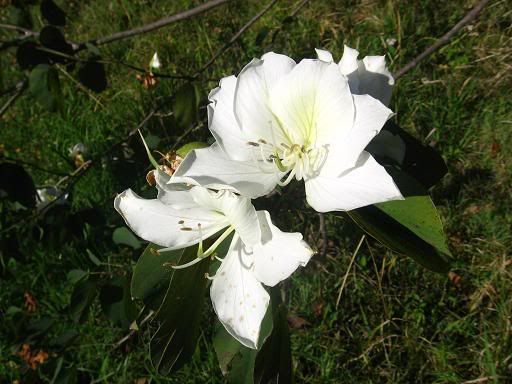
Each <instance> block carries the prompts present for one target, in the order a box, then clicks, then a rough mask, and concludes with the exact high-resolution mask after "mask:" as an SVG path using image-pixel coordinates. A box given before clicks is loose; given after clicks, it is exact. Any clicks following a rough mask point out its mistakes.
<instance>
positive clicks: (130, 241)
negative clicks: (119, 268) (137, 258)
mask: <svg viewBox="0 0 512 384" xmlns="http://www.w3.org/2000/svg"><path fill="white" fill-rule="evenodd" d="M112 241H113V242H114V243H115V244H122V245H127V246H129V247H132V248H133V249H139V248H140V247H141V243H140V241H139V239H137V238H136V237H135V235H134V234H133V233H132V231H130V230H129V229H128V228H126V227H119V228H116V229H115V230H114V232H113V233H112Z"/></svg>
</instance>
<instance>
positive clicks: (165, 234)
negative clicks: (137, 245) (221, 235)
mask: <svg viewBox="0 0 512 384" xmlns="http://www.w3.org/2000/svg"><path fill="white" fill-rule="evenodd" d="M114 207H115V209H116V210H117V211H118V212H119V213H120V214H121V216H123V218H124V220H125V222H126V224H127V225H128V226H129V227H130V228H131V229H132V231H133V232H135V233H136V234H137V235H138V236H140V237H142V238H143V239H144V240H147V241H150V242H152V243H155V244H158V245H161V246H163V247H171V248H185V247H188V246H190V245H193V244H197V243H198V242H199V241H200V240H201V239H202V238H203V239H204V238H207V237H210V236H212V235H213V234H214V233H216V232H218V231H219V230H221V229H222V228H224V227H225V226H226V225H227V222H226V220H225V218H224V217H223V216H222V215H220V214H218V213H216V212H212V211H210V210H207V209H204V208H200V207H195V208H189V209H181V210H178V209H175V208H173V207H171V206H169V205H165V204H163V203H162V202H161V201H160V200H158V199H143V198H141V197H139V196H137V195H136V194H135V193H133V191H132V190H130V189H127V190H126V191H124V192H123V193H121V194H120V195H117V197H116V198H115V200H114ZM198 224H201V229H202V231H198ZM183 227H187V228H190V230H183V229H182V228H183Z"/></svg>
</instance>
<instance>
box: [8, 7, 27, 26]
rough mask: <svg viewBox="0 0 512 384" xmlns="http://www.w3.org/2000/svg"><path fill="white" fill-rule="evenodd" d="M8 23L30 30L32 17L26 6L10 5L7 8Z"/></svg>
mask: <svg viewBox="0 0 512 384" xmlns="http://www.w3.org/2000/svg"><path fill="white" fill-rule="evenodd" d="M7 9H8V14H9V16H8V18H7V20H8V23H9V24H14V25H17V26H18V27H23V28H28V29H31V28H32V16H31V15H30V10H29V9H28V7H27V6H25V5H23V4H18V6H14V5H10V6H9V7H8V8H7Z"/></svg>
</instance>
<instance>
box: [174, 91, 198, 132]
mask: <svg viewBox="0 0 512 384" xmlns="http://www.w3.org/2000/svg"><path fill="white" fill-rule="evenodd" d="M198 107H199V90H198V89H197V86H196V85H195V84H192V83H187V84H185V85H183V86H182V87H181V88H180V89H179V90H178V92H177V93H176V98H175V99H174V104H173V112H174V117H175V119H176V122H177V123H178V126H179V127H181V128H183V129H186V128H188V127H190V126H191V125H192V124H194V123H195V122H196V121H197V119H198Z"/></svg>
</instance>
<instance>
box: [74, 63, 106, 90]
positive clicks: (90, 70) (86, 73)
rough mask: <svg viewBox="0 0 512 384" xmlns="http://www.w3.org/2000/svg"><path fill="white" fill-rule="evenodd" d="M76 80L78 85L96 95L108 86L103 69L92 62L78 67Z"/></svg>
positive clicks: (100, 64) (100, 65) (99, 64)
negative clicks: (80, 84)
mask: <svg viewBox="0 0 512 384" xmlns="http://www.w3.org/2000/svg"><path fill="white" fill-rule="evenodd" d="M78 79H79V80H80V83H82V84H83V85H84V86H86V87H87V88H89V89H90V90H91V91H93V92H96V93H100V92H103V91H104V90H105V89H106V88H107V85H108V82H107V74H106V73H105V67H104V66H103V64H102V63H98V62H97V61H94V60H89V61H87V62H85V63H83V64H82V65H81V66H80V68H79V69H78Z"/></svg>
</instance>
